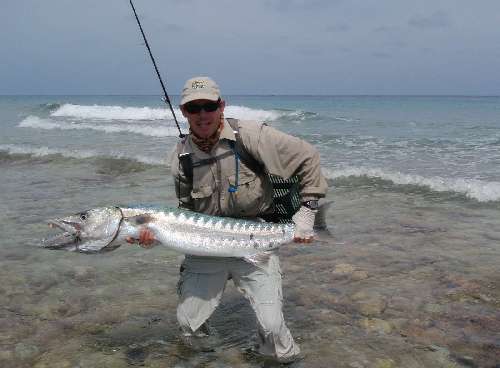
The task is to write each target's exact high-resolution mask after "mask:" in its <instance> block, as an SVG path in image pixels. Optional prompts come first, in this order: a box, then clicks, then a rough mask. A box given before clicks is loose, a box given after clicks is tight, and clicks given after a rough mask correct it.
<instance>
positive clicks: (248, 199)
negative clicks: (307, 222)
mask: <svg viewBox="0 0 500 368" xmlns="http://www.w3.org/2000/svg"><path fill="white" fill-rule="evenodd" d="M238 126H239V134H240V137H241V140H242V143H243V145H244V146H245V149H246V151H247V152H248V153H249V154H250V155H251V156H252V157H253V158H254V159H255V160H257V161H258V162H260V163H261V164H262V165H263V167H264V168H265V171H266V173H269V174H272V175H276V176H280V177H282V178H284V179H288V178H290V177H291V176H293V175H297V176H298V177H299V183H300V184H299V185H300V187H299V188H300V197H301V201H308V200H311V199H318V198H322V197H324V196H325V194H326V192H327V188H328V185H327V183H326V180H325V178H324V177H323V175H322V173H321V168H320V159H319V154H318V152H317V151H316V149H315V148H314V147H313V146H312V145H311V144H309V143H307V142H305V141H303V140H301V139H299V138H296V137H293V136H291V135H288V134H285V133H283V132H280V131H279V130H276V129H274V128H272V127H270V126H268V125H265V124H262V123H259V122H256V121H251V120H239V121H238ZM231 141H233V142H234V141H236V137H235V134H234V132H233V129H232V128H231V126H230V125H229V123H228V122H227V121H224V128H223V130H222V132H221V135H220V139H219V141H218V143H217V144H216V145H215V146H214V147H213V148H212V150H211V151H210V152H209V153H205V152H203V151H201V150H200V149H199V148H198V147H197V146H196V144H194V143H193V142H192V140H191V138H190V136H188V137H187V138H186V139H185V140H184V141H183V142H180V143H179V144H178V145H177V148H176V150H175V152H174V154H173V155H172V159H171V170H172V174H173V176H174V180H175V186H176V193H177V196H178V198H179V200H180V201H181V203H182V205H183V206H184V207H187V208H191V209H193V210H194V211H196V212H202V213H206V214H210V215H219V216H231V217H257V216H259V215H262V214H266V213H268V212H269V211H271V207H272V198H273V190H272V184H271V183H270V181H269V177H268V175H267V174H266V173H254V172H253V171H252V170H250V168H248V167H247V166H246V165H245V163H244V162H242V160H238V161H239V162H238V165H239V167H238V178H236V158H235V155H233V154H227V153H228V151H229V152H231V151H232V149H231V146H230V142H231ZM180 153H190V154H191V157H192V160H193V163H196V162H197V161H199V160H205V159H210V158H213V157H217V156H223V157H222V158H220V159H218V160H215V161H214V162H212V163H210V164H207V165H202V166H198V167H194V168H193V180H192V187H191V185H190V184H191V181H190V180H188V179H187V178H186V176H185V175H184V173H183V170H182V167H181V165H179V159H178V155H179V154H180ZM236 184H238V190H237V191H236V192H229V187H230V185H236Z"/></svg>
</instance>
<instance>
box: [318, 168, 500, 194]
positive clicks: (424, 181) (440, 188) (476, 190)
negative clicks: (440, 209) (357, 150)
mask: <svg viewBox="0 0 500 368" xmlns="http://www.w3.org/2000/svg"><path fill="white" fill-rule="evenodd" d="M324 172H325V175H326V176H327V177H328V178H330V179H339V178H343V177H350V176H353V177H362V176H365V177H369V178H379V179H383V180H388V181H390V182H392V183H394V184H396V185H415V186H420V187H426V188H429V189H431V190H433V191H436V192H455V193H459V194H462V195H465V196H466V197H467V198H470V199H474V200H477V201H478V202H490V201H498V200H500V183H499V182H487V181H481V180H476V179H466V178H443V177H439V176H433V177H424V176H420V175H411V174H404V173H400V172H392V171H388V170H383V169H379V168H366V167H358V168H353V167H348V168H343V169H339V170H329V169H325V170H324Z"/></svg>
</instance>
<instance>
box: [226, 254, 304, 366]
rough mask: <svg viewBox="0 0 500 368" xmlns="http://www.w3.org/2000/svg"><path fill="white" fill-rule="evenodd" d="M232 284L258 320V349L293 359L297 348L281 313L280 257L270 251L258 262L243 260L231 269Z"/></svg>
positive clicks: (264, 352)
mask: <svg viewBox="0 0 500 368" xmlns="http://www.w3.org/2000/svg"><path fill="white" fill-rule="evenodd" d="M231 274H232V276H233V281H234V283H235V285H236V286H237V287H238V288H239V289H240V290H241V292H242V293H243V294H244V295H245V297H246V298H247V299H248V300H249V301H250V304H251V306H252V308H253V309H254V311H255V314H256V316H257V321H258V328H259V333H258V339H259V350H258V352H259V353H260V354H262V355H265V356H269V357H271V358H273V359H276V360H278V361H280V362H288V361H293V360H294V359H295V358H296V357H297V356H298V355H299V354H300V348H299V346H298V345H297V344H296V343H295V341H294V340H293V337H292V334H291V333H290V330H289V329H288V327H287V326H286V324H285V320H284V317H283V311H282V307H283V297H282V289H281V270H280V265H279V258H278V256H277V255H275V254H272V255H271V256H270V258H269V260H268V261H267V262H262V263H260V264H259V266H255V265H253V264H251V263H248V262H245V261H243V260H241V261H239V265H238V267H233V268H232V270H231Z"/></svg>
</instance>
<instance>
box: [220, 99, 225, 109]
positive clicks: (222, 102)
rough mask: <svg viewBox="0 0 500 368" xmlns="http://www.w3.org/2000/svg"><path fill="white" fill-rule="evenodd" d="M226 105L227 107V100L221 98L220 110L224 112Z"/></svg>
mask: <svg viewBox="0 0 500 368" xmlns="http://www.w3.org/2000/svg"><path fill="white" fill-rule="evenodd" d="M225 107H226V101H224V100H220V103H219V109H220V112H224V108H225Z"/></svg>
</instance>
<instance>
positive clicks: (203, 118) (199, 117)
mask: <svg viewBox="0 0 500 368" xmlns="http://www.w3.org/2000/svg"><path fill="white" fill-rule="evenodd" d="M225 106H226V103H225V101H224V100H219V101H218V102H217V101H210V100H194V101H190V102H188V103H186V104H184V105H182V106H181V111H182V115H184V117H185V118H186V119H187V120H188V122H189V126H190V127H191V130H192V132H193V133H194V134H195V135H196V136H197V137H199V138H208V137H210V136H211V135H213V134H214V133H215V132H216V131H217V128H218V127H219V124H220V121H221V117H222V113H223V112H224V107H225ZM214 108H215V110H214ZM211 110H213V111H211Z"/></svg>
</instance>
